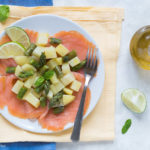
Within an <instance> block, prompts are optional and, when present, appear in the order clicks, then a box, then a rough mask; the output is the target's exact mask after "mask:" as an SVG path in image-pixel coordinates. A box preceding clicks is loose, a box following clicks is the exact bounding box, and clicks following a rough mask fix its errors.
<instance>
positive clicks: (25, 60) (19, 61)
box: [14, 56, 30, 66]
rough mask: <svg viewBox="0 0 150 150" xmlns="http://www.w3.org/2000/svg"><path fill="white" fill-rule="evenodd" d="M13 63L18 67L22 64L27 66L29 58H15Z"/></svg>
mask: <svg viewBox="0 0 150 150" xmlns="http://www.w3.org/2000/svg"><path fill="white" fill-rule="evenodd" d="M14 59H15V61H16V63H17V64H18V65H20V66H22V65H24V64H29V61H30V58H29V57H27V56H16V57H15V58H14Z"/></svg>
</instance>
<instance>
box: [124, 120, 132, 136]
mask: <svg viewBox="0 0 150 150" xmlns="http://www.w3.org/2000/svg"><path fill="white" fill-rule="evenodd" d="M131 123H132V122H131V119H128V120H127V121H126V122H125V124H124V126H123V127H122V134H125V133H126V132H127V131H128V129H129V128H130V126H131Z"/></svg>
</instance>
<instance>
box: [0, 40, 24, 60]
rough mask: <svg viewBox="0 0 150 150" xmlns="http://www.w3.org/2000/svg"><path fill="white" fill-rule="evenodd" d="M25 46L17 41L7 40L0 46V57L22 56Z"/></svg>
mask: <svg viewBox="0 0 150 150" xmlns="http://www.w3.org/2000/svg"><path fill="white" fill-rule="evenodd" d="M24 51H25V48H24V47H23V46H22V45H21V44H19V43H17V42H8V43H5V44H3V45H1V46H0V58H1V59H7V58H13V57H14V56H24Z"/></svg>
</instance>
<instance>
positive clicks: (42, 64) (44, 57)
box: [39, 53, 46, 67]
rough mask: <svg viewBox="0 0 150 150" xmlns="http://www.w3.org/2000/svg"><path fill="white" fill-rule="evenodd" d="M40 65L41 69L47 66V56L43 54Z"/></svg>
mask: <svg viewBox="0 0 150 150" xmlns="http://www.w3.org/2000/svg"><path fill="white" fill-rule="evenodd" d="M39 64H40V67H43V66H44V65H45V64H46V56H45V54H44V53H42V54H41V56H40V61H39Z"/></svg>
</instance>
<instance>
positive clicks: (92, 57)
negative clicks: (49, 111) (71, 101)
mask: <svg viewBox="0 0 150 150" xmlns="http://www.w3.org/2000/svg"><path fill="white" fill-rule="evenodd" d="M97 63H98V58H97V49H96V48H90V47H89V48H88V52H87V56H86V65H85V68H84V74H85V85H84V89H83V93H82V97H81V102H80V106H79V109H78V112H77V115H76V119H75V122H74V128H73V131H72V135H71V140H72V141H79V140H80V130H81V125H82V118H83V111H84V103H85V97H86V91H87V87H88V85H89V82H90V80H91V79H92V78H93V77H94V74H95V73H96V70H97Z"/></svg>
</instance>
